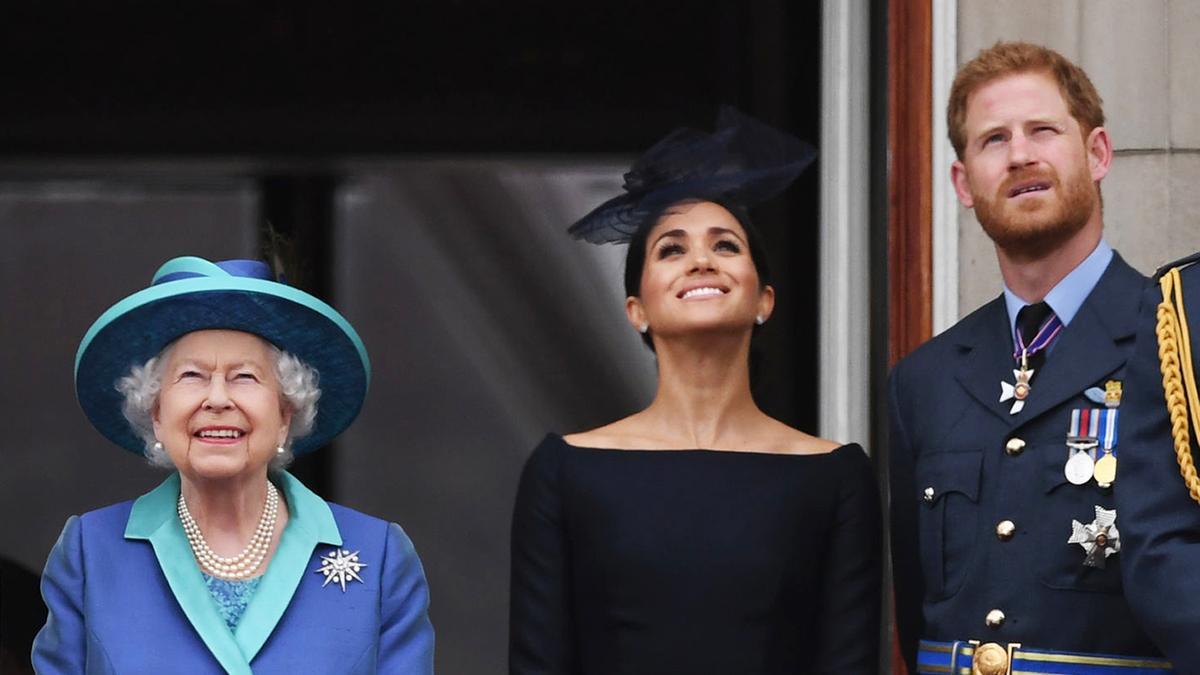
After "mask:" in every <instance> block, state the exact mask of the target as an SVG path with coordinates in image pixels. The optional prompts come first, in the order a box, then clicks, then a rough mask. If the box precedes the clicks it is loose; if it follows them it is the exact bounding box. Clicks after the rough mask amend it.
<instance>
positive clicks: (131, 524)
mask: <svg viewBox="0 0 1200 675" xmlns="http://www.w3.org/2000/svg"><path fill="white" fill-rule="evenodd" d="M178 499H179V474H178V473H172V474H171V475H170V477H168V478H167V479H166V480H165V481H163V483H162V485H159V486H158V487H157V488H154V489H153V490H151V491H150V492H148V493H146V494H144V495H142V496H141V497H139V498H138V499H137V501H135V502H134V503H133V508H132V510H131V511H130V512H129V521H128V523H127V524H126V526H125V538H126V539H148V540H149V541H150V544H151V545H152V546H153V547H154V555H155V557H157V558H158V566H159V568H161V569H162V573H163V575H164V576H165V577H166V578H167V585H169V586H170V587H171V592H172V593H173V594H174V595H175V600H176V601H177V602H178V603H179V606H180V608H182V609H183V613H184V615H185V616H186V617H187V619H188V621H189V622H191V624H192V627H193V628H195V629H196V632H197V633H199V634H200V639H201V640H203V641H204V644H205V645H206V646H207V647H208V650H209V651H210V652H212V655H213V657H214V658H216V659H217V661H218V662H219V663H220V664H221V666H222V667H223V668H225V670H226V671H228V672H229V673H231V675H253V674H252V673H251V670H250V659H248V658H246V657H245V656H243V650H242V649H240V648H239V647H238V643H237V642H235V641H234V639H233V634H232V633H230V632H229V628H228V627H227V626H226V625H225V621H224V620H223V619H222V618H221V615H220V614H219V613H218V612H217V605H216V603H215V602H213V599H212V595H210V594H209V592H208V586H206V585H205V584H204V577H203V576H202V575H201V573H200V567H199V566H198V565H197V564H196V559H195V557H194V556H193V555H192V548H191V546H189V545H188V541H187V537H186V536H185V535H184V533H183V526H182V525H181V524H180V523H179V516H178V514H177V513H176V511H175V504H176V500H178ZM326 508H328V507H326ZM260 589H261V587H260ZM256 595H257V594H256Z"/></svg>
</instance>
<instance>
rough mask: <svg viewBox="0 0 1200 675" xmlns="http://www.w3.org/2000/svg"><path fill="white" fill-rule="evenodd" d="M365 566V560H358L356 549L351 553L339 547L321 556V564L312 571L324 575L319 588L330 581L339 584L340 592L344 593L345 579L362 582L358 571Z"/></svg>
mask: <svg viewBox="0 0 1200 675" xmlns="http://www.w3.org/2000/svg"><path fill="white" fill-rule="evenodd" d="M366 566H367V564H366V563H365V562H361V561H359V559H358V551H355V552H353V553H351V552H350V551H347V550H346V549H344V548H339V549H334V551H333V553H331V554H329V555H323V556H321V566H320V567H318V568H317V569H315V570H313V572H314V573H315V574H324V575H325V583H323V584H321V588H325V587H326V586H328V585H329V582H331V581H332V582H335V583H337V584H339V585H340V586H341V587H342V592H343V593H345V592H346V582H347V581H357V582H358V583H360V584H361V583H363V580H362V577H360V576H358V572H359V570H361V569H362V568H364V567H366Z"/></svg>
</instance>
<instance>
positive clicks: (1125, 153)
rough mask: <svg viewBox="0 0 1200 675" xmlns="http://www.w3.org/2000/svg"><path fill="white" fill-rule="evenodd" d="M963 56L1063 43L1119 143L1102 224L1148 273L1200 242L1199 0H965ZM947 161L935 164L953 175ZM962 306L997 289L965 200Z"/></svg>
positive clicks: (961, 7)
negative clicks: (1017, 44)
mask: <svg viewBox="0 0 1200 675" xmlns="http://www.w3.org/2000/svg"><path fill="white" fill-rule="evenodd" d="M957 32H958V36H957V37H958V61H959V63H963V62H965V61H967V60H969V59H970V58H971V57H973V56H974V55H975V54H976V53H978V52H979V50H980V49H983V48H985V47H988V46H991V45H992V44H994V43H995V42H996V41H997V40H1028V41H1030V42H1037V43H1039V44H1044V45H1046V46H1048V47H1051V48H1053V49H1056V50H1058V51H1059V52H1061V53H1062V54H1063V55H1064V56H1066V57H1067V58H1069V59H1071V60H1072V61H1075V62H1076V63H1078V64H1079V65H1080V66H1082V67H1083V69H1084V70H1086V71H1087V73H1088V75H1089V76H1090V77H1091V78H1092V82H1093V83H1094V84H1095V85H1096V88H1097V89H1099V91H1100V96H1101V97H1103V99H1104V113H1105V115H1106V117H1107V118H1108V124H1107V127H1108V130H1109V133H1110V134H1111V136H1112V139H1113V144H1114V147H1115V148H1116V155H1117V156H1116V160H1115V162H1114V166H1113V169H1112V171H1111V172H1110V173H1109V175H1108V177H1107V178H1106V179H1105V180H1104V182H1103V183H1102V187H1103V191H1104V222H1105V236H1106V238H1107V239H1108V241H1109V243H1110V244H1112V245H1113V247H1115V248H1116V249H1117V250H1119V251H1120V252H1121V254H1122V255H1123V256H1124V257H1125V259H1126V260H1128V261H1129V262H1130V264H1132V265H1133V266H1134V267H1136V268H1138V269H1139V270H1141V271H1142V272H1145V273H1147V274H1149V273H1151V272H1153V270H1154V269H1155V268H1157V267H1158V266H1159V265H1161V264H1162V263H1164V262H1168V261H1170V260H1173V259H1175V258H1178V257H1182V256H1184V255H1186V254H1188V253H1191V252H1193V251H1196V250H1200V1H1198V0H958V26H957ZM949 174H950V168H949V167H948V166H939V167H934V177H935V179H936V180H947V181H948V180H949ZM958 250H959V268H958V283H959V287H958V299H959V305H958V309H959V315H960V316H964V315H966V314H968V313H970V312H971V311H972V310H974V309H975V308H976V307H978V306H980V305H982V304H983V303H985V302H987V301H988V300H991V299H992V298H994V297H995V296H996V295H998V294H999V293H1000V288H1001V285H1000V272H999V270H998V268H997V266H996V256H995V251H994V249H993V248H992V244H991V242H990V241H989V240H988V239H987V237H986V236H985V235H984V234H983V232H982V230H980V228H979V223H978V222H976V220H975V217H974V214H973V213H972V212H970V211H968V210H965V209H962V208H961V207H960V209H959V239H958Z"/></svg>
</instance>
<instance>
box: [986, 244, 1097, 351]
mask: <svg viewBox="0 0 1200 675" xmlns="http://www.w3.org/2000/svg"><path fill="white" fill-rule="evenodd" d="M1112 257H1113V250H1112V247H1111V246H1109V245H1108V242H1106V241H1104V240H1103V239H1101V240H1100V243H1099V244H1096V248H1095V250H1093V251H1092V252H1091V254H1089V255H1088V257H1086V258H1084V259H1083V262H1081V263H1079V264H1078V265H1076V266H1075V269H1073V270H1071V273H1070V274H1068V275H1067V276H1065V277H1063V279H1062V281H1060V282H1058V283H1057V284H1055V285H1054V288H1051V289H1050V292H1049V293H1047V294H1046V304H1047V305H1050V309H1052V310H1054V313H1055V314H1056V315H1058V318H1059V320H1060V321H1062V323H1063V325H1064V326H1069V325H1070V324H1071V319H1074V318H1075V314H1076V313H1077V312H1079V308H1080V307H1082V306H1083V301H1084V300H1086V299H1087V296H1088V294H1089V293H1091V292H1092V289H1093V288H1095V287H1096V284H1097V283H1099V281H1100V277H1101V276H1103V275H1104V270H1106V269H1108V263H1109V262H1111V261H1112ZM1028 304H1032V303H1029V302H1027V301H1025V300H1024V299H1022V298H1021V297H1020V296H1018V295H1017V294H1016V293H1013V292H1012V290H1010V289H1009V287H1008V285H1007V284H1006V285H1005V286H1004V306H1005V307H1006V308H1007V309H1008V329H1009V335H1012V336H1014V339H1015V336H1016V334H1017V312H1019V311H1021V308H1022V307H1024V306H1025V305H1028ZM1053 348H1054V347H1053V346H1051V349H1053Z"/></svg>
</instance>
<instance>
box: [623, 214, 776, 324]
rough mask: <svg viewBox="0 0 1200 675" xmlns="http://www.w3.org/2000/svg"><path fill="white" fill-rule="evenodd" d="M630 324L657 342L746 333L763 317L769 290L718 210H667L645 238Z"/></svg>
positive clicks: (771, 300)
mask: <svg viewBox="0 0 1200 675" xmlns="http://www.w3.org/2000/svg"><path fill="white" fill-rule="evenodd" d="M645 246H646V249H645V251H646V257H645V262H644V264H643V266H642V276H641V283H640V287H639V289H638V295H637V296H636V297H632V296H631V297H629V298H628V299H626V301H625V305H626V313H627V314H628V317H629V321H630V323H632V324H633V325H634V326H635V327H640V326H641V325H643V324H647V325H649V326H650V329H651V331H652V333H653V335H655V336H656V337H657V338H660V339H661V338H668V337H671V336H674V335H687V334H696V333H699V332H714V331H715V332H748V331H749V330H750V329H751V327H752V326H753V325H754V321H755V317H756V316H762V317H763V318H764V319H765V318H766V317H768V316H770V314H771V310H772V309H773V308H774V304H775V291H774V290H773V289H772V288H771V287H770V286H763V285H761V284H760V282H759V276H758V270H757V269H756V268H755V266H754V260H753V258H752V257H751V255H750V246H749V243H748V241H747V236H746V231H745V230H744V229H743V228H742V225H741V223H739V222H738V220H737V218H735V217H734V216H733V214H732V213H730V212H729V211H728V210H726V209H725V208H724V207H722V206H720V205H718V204H714V203H712V202H689V203H684V204H678V205H676V206H673V207H671V208H670V209H668V210H667V211H666V212H665V213H664V215H663V217H662V218H660V219H659V221H658V222H657V223H656V224H655V225H654V227H652V228H651V229H650V231H649V232H648V233H647V236H646V241H645Z"/></svg>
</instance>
